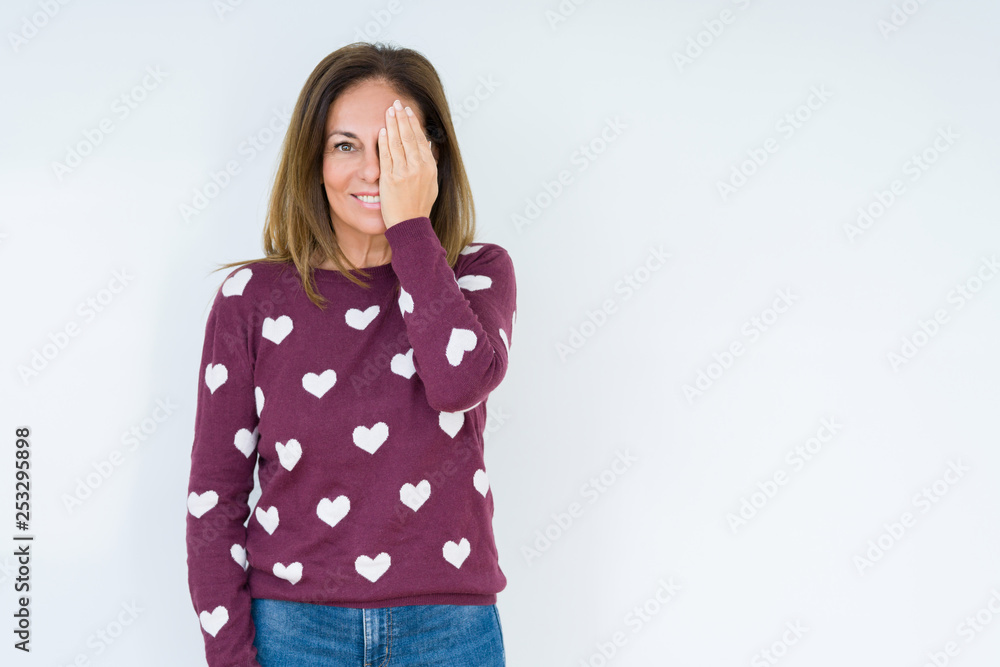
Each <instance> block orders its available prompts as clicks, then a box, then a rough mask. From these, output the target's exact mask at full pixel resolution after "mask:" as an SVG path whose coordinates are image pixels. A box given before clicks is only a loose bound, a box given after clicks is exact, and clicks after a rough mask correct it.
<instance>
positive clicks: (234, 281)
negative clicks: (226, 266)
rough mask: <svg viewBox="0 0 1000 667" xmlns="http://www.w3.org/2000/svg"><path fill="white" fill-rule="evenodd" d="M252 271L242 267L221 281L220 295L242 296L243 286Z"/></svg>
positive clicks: (248, 280) (248, 279)
mask: <svg viewBox="0 0 1000 667" xmlns="http://www.w3.org/2000/svg"><path fill="white" fill-rule="evenodd" d="M252 275H253V271H251V270H250V269H249V268H243V269H240V270H239V271H237V272H236V273H234V274H233V275H231V276H230V277H229V279H228V280H226V282H224V283H222V296H243V288H244V287H246V286H247V283H248V282H250V277H251V276H252Z"/></svg>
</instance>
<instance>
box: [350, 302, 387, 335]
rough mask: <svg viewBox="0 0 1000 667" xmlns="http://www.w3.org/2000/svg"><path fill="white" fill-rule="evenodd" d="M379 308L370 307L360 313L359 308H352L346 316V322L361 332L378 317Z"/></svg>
mask: <svg viewBox="0 0 1000 667" xmlns="http://www.w3.org/2000/svg"><path fill="white" fill-rule="evenodd" d="M378 310H379V308H378V306H377V305H376V306H368V308H366V309H365V310H364V311H360V310H358V309H357V308H351V309H349V310H348V311H347V312H346V313H345V314H344V320H345V321H346V322H347V324H348V326H350V327H351V328H353V329H357V330H359V331H361V330H363V329H364V328H365V327H367V326H368V325H369V324H371V321H372V320H374V319H375V316H376V315H378Z"/></svg>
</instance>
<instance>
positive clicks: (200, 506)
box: [188, 491, 219, 519]
mask: <svg viewBox="0 0 1000 667" xmlns="http://www.w3.org/2000/svg"><path fill="white" fill-rule="evenodd" d="M218 504H219V494H218V493H216V492H215V491H206V492H204V493H202V494H201V495H198V494H197V493H195V492H194V491H192V492H191V493H190V495H188V511H189V512H191V516H193V517H194V518H196V519H200V518H201V517H203V516H205V513H206V512H208V510H210V509H212V508H213V507H215V506H216V505H218Z"/></svg>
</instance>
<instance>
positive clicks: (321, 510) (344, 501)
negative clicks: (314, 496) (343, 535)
mask: <svg viewBox="0 0 1000 667" xmlns="http://www.w3.org/2000/svg"><path fill="white" fill-rule="evenodd" d="M350 511H351V500H350V499H349V498H348V497H347V496H337V497H336V498H334V499H333V500H330V499H329V498H323V499H321V500H320V501H319V505H317V506H316V515H317V516H318V517H319V518H320V519H321V520H322V521H323V523H325V524H327V525H329V526H331V527H333V526H336V525H337V524H338V523H340V520H341V519H343V518H344V517H345V516H347V513H348V512H350Z"/></svg>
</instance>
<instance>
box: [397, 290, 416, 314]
mask: <svg viewBox="0 0 1000 667" xmlns="http://www.w3.org/2000/svg"><path fill="white" fill-rule="evenodd" d="M412 312H413V297H412V296H410V293H409V292H407V291H406V290H405V289H403V288H402V287H400V288H399V313H400V315H406V314H407V313H412Z"/></svg>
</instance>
